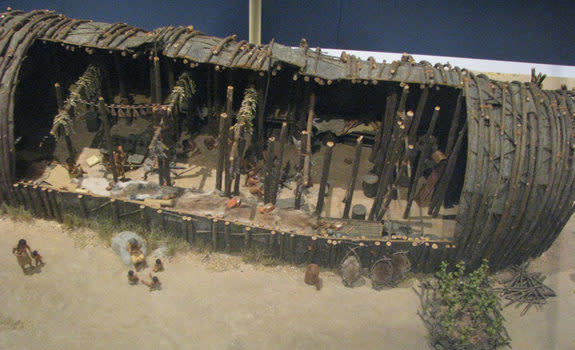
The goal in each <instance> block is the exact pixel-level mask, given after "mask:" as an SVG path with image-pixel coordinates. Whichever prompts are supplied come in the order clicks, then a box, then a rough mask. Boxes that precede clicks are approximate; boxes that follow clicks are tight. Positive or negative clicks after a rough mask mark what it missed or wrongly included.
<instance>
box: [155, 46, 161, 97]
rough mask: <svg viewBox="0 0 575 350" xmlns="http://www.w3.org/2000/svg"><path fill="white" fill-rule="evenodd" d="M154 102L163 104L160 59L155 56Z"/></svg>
mask: <svg viewBox="0 0 575 350" xmlns="http://www.w3.org/2000/svg"><path fill="white" fill-rule="evenodd" d="M153 69H154V98H155V100H154V102H155V103H162V76H161V74H160V58H159V57H158V56H154V67H153Z"/></svg>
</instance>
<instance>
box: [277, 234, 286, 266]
mask: <svg viewBox="0 0 575 350" xmlns="http://www.w3.org/2000/svg"><path fill="white" fill-rule="evenodd" d="M284 236H285V233H284V232H280V234H279V236H278V239H279V241H280V242H279V243H280V259H281V260H285V239H284Z"/></svg>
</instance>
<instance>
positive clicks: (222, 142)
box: [216, 113, 228, 191]
mask: <svg viewBox="0 0 575 350" xmlns="http://www.w3.org/2000/svg"><path fill="white" fill-rule="evenodd" d="M227 119H228V115H227V114H226V113H222V114H221V115H220V125H219V135H218V163H217V169H216V189H217V190H218V191H221V190H222V173H223V172H224V165H225V156H226V146H227V143H228V137H227V130H226V126H227V125H228V122H227Z"/></svg>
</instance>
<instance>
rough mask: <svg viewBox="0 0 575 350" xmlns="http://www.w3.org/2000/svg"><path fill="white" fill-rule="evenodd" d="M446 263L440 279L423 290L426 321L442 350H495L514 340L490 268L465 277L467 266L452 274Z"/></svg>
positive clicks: (484, 266) (479, 269) (437, 277)
mask: <svg viewBox="0 0 575 350" xmlns="http://www.w3.org/2000/svg"><path fill="white" fill-rule="evenodd" d="M448 267H449V266H448V264H447V263H446V262H443V263H442V264H441V268H440V270H439V271H438V272H437V273H436V274H435V277H436V279H435V280H434V281H431V282H429V283H427V284H424V286H423V288H422V294H421V295H420V296H422V306H423V313H422V314H421V316H422V318H423V320H424V321H425V323H426V325H427V326H428V328H429V330H430V332H431V338H432V343H433V345H434V346H435V347H436V348H439V349H495V348H496V347H498V346H500V345H505V344H508V343H509V341H510V339H509V336H508V335H507V332H506V330H505V328H504V326H503V316H502V315H501V313H500V310H501V306H500V304H499V299H498V297H497V294H496V293H495V292H494V291H493V290H492V289H491V287H490V285H489V280H488V271H489V265H488V264H487V261H484V262H483V263H482V264H481V266H480V267H479V268H478V269H476V270H475V271H473V272H470V273H469V274H465V263H463V262H460V263H458V264H456V265H455V269H454V270H453V271H449V270H448Z"/></svg>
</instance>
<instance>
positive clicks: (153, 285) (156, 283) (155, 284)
mask: <svg viewBox="0 0 575 350" xmlns="http://www.w3.org/2000/svg"><path fill="white" fill-rule="evenodd" d="M150 278H151V279H152V280H151V281H150V282H148V281H144V280H142V284H145V285H146V286H148V288H150V292H151V291H154V290H160V289H162V283H161V282H160V280H159V279H158V277H156V276H152V273H151V272H150Z"/></svg>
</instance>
